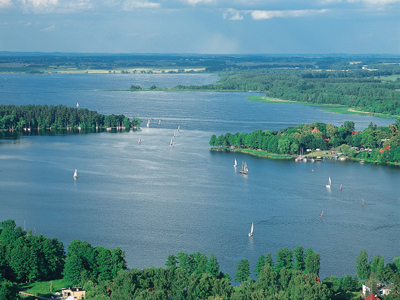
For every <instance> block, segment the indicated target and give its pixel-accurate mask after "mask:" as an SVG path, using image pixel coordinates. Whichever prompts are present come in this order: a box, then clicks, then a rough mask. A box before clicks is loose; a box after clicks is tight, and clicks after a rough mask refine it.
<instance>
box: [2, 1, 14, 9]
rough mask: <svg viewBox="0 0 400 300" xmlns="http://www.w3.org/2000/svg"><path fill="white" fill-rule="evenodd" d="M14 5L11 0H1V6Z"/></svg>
mask: <svg viewBox="0 0 400 300" xmlns="http://www.w3.org/2000/svg"><path fill="white" fill-rule="evenodd" d="M11 6H12V2H11V0H0V8H8V7H11Z"/></svg>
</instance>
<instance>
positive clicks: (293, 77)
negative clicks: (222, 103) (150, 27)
mask: <svg viewBox="0 0 400 300" xmlns="http://www.w3.org/2000/svg"><path fill="white" fill-rule="evenodd" d="M379 68H380V69H376V70H362V69H360V70H346V71H345V70H336V71H334V70H332V71H324V70H318V71H315V70H314V71H304V70H266V69H258V70H251V71H240V70H236V69H235V70H234V71H225V72H221V73H220V74H219V75H220V76H222V77H221V78H220V80H219V81H218V82H216V83H213V84H207V85H201V86H195V85H190V86H183V85H178V86H176V87H175V89H177V90H211V91H242V92H248V91H253V92H265V93H266V96H267V97H270V98H278V99H282V100H291V101H299V102H307V103H312V104H315V105H318V104H341V105H345V106H350V107H353V108H359V109H361V110H363V111H368V112H371V113H385V114H390V115H397V116H398V115H400V92H399V90H400V66H398V65H396V66H392V67H391V68H387V67H383V66H382V65H379ZM381 76H398V77H397V80H386V79H384V78H381Z"/></svg>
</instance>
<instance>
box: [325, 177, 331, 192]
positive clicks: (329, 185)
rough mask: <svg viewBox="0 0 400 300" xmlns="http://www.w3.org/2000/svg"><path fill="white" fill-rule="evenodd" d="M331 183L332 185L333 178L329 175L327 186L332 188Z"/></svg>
mask: <svg viewBox="0 0 400 300" xmlns="http://www.w3.org/2000/svg"><path fill="white" fill-rule="evenodd" d="M331 185H332V180H331V177H329V184H327V185H326V187H327V188H328V189H330V188H331Z"/></svg>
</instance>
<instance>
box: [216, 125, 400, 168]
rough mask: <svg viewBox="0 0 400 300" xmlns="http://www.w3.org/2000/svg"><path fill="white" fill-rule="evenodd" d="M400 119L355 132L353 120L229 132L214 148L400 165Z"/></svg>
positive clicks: (285, 156) (290, 156)
mask: <svg viewBox="0 0 400 300" xmlns="http://www.w3.org/2000/svg"><path fill="white" fill-rule="evenodd" d="M399 128H400V119H397V120H396V123H395V124H390V125H388V126H387V127H378V126H376V125H375V124H373V123H370V125H369V126H368V127H367V128H366V129H364V130H363V131H356V130H355V128H354V122H352V121H345V122H344V123H343V125H341V126H340V127H337V126H334V125H333V124H331V123H329V124H325V123H320V122H314V123H312V124H303V125H298V126H296V127H288V128H285V129H281V130H279V131H275V130H272V131H270V130H265V131H262V130H261V129H257V130H254V131H253V132H251V133H239V132H237V133H235V134H230V133H226V134H225V135H220V136H218V137H217V136H216V135H215V134H214V135H212V136H211V138H210V142H209V144H210V146H211V150H213V151H238V152H243V153H248V154H251V155H257V156H261V157H269V158H281V159H297V160H301V159H317V158H318V159H319V158H323V157H327V158H333V159H340V160H345V159H353V160H358V161H360V162H373V163H380V164H393V165H399V164H400V130H399Z"/></svg>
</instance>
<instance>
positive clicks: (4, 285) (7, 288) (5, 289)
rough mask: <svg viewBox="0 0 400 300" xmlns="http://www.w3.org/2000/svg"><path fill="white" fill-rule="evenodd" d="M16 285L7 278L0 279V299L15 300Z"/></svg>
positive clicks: (16, 295)
mask: <svg viewBox="0 0 400 300" xmlns="http://www.w3.org/2000/svg"><path fill="white" fill-rule="evenodd" d="M17 299H19V297H18V286H17V285H16V284H15V283H12V282H11V281H8V280H1V279H0V300H17Z"/></svg>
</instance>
